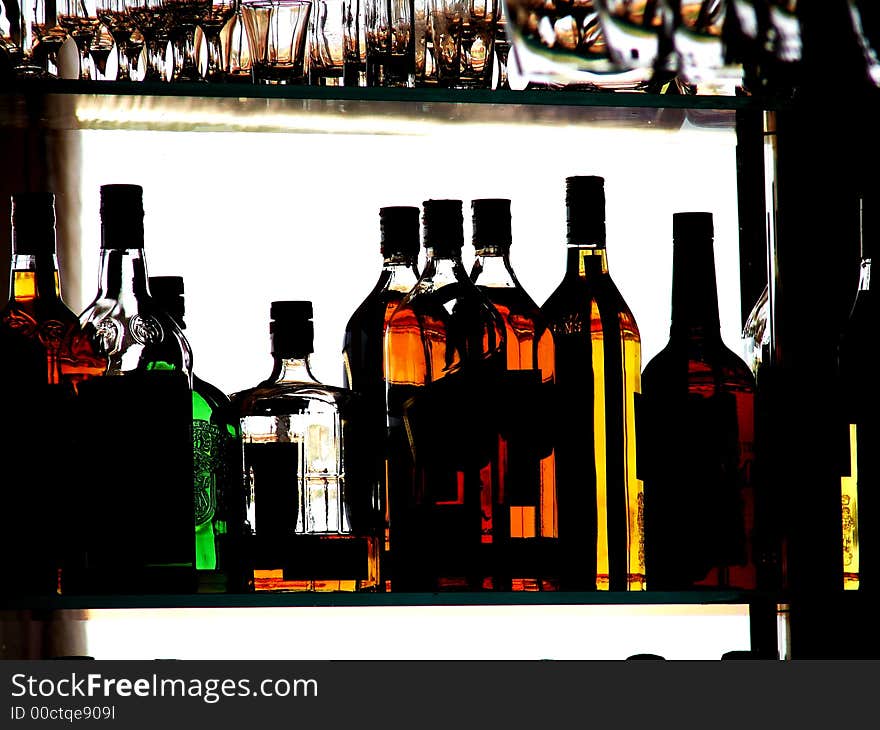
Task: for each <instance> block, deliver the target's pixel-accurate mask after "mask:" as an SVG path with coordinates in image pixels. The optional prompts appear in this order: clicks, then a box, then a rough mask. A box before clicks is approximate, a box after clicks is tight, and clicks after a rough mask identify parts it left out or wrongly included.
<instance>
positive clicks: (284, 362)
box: [269, 353, 319, 384]
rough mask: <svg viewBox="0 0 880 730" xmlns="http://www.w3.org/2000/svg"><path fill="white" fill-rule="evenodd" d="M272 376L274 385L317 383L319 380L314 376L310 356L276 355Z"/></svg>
mask: <svg viewBox="0 0 880 730" xmlns="http://www.w3.org/2000/svg"><path fill="white" fill-rule="evenodd" d="M273 357H274V358H275V363H274V366H273V367H272V375H271V377H270V378H269V379H270V380H271V381H272V382H274V383H315V384H319V381H318V379H317V378H316V377H315V376H314V375H313V374H312V365H311V360H310V355H296V356H289V355H279V354H277V353H276V354H275V355H274V356H273Z"/></svg>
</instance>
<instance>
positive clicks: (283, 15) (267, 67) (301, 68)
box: [241, 0, 312, 84]
mask: <svg viewBox="0 0 880 730" xmlns="http://www.w3.org/2000/svg"><path fill="white" fill-rule="evenodd" d="M311 9H312V3H311V0H243V2H242V4H241V13H242V18H243V19H244V26H245V30H246V31H247V40H248V48H249V50H250V58H251V73H252V75H253V81H254V83H256V84H304V83H306V65H305V60H306V47H307V45H308V43H307V42H308V30H309V16H310V14H311Z"/></svg>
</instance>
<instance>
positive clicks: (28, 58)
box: [0, 0, 49, 78]
mask: <svg viewBox="0 0 880 730" xmlns="http://www.w3.org/2000/svg"><path fill="white" fill-rule="evenodd" d="M0 9H2V10H3V11H5V21H4V15H3V14H2V13H0V38H2V45H3V47H4V49H5V52H6V54H7V57H8V59H9V62H10V63H11V64H12V71H13V74H14V75H15V76H17V77H18V78H45V77H47V76H48V75H49V74H48V73H47V72H46V69H45V68H44V67H43V65H42V64H40V63H39V59H38V58H34V45H35V37H34V29H33V18H34V15H35V13H34V12H33V10H34V9H33V8H32V7H29V6H27V5H25V4H23V0H2V3H0Z"/></svg>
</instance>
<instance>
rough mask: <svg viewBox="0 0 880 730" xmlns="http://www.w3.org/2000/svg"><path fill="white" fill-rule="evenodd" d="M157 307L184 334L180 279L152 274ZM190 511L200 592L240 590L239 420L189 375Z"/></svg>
mask: <svg viewBox="0 0 880 730" xmlns="http://www.w3.org/2000/svg"><path fill="white" fill-rule="evenodd" d="M150 292H151V293H152V295H153V299H154V300H155V302H156V305H157V306H158V307H159V308H161V309H162V310H164V311H165V312H166V313H167V314H169V315H170V316H171V318H172V319H173V320H174V322H175V323H176V324H177V326H178V327H180V329H181V331H185V330H186V320H185V314H186V306H185V300H184V285H183V277H181V276H151V277H150ZM192 382H193V386H192V441H193V470H192V471H193V509H194V517H195V565H196V571H197V578H198V590H199V592H209V593H217V592H220V593H226V592H236V591H245V590H247V589H248V586H249V583H250V582H251V581H252V580H253V575H246V574H245V571H244V568H243V564H242V563H243V560H244V554H243V549H244V545H243V538H244V528H245V515H244V509H243V508H244V499H243V497H242V495H241V494H240V491H241V479H240V472H241V458H240V447H239V445H238V442H237V436H238V418H237V417H236V416H235V414H234V413H233V411H232V403H231V401H230V400H229V397H228V396H227V395H226V394H225V393H224V392H223V391H222V390H220V389H219V388H217V387H216V386H214V385H212V384H211V383H208V382H207V381H205V380H203V379H202V378H200V377H199V376H198V375H197V374H196V373H195V372H193V378H192Z"/></svg>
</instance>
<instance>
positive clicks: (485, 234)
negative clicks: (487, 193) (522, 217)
mask: <svg viewBox="0 0 880 730" xmlns="http://www.w3.org/2000/svg"><path fill="white" fill-rule="evenodd" d="M471 212H472V214H473V217H472V237H471V240H472V242H473V244H474V248H475V249H477V250H479V249H481V248H485V247H486V246H500V247H501V248H505V249H506V248H510V243H511V233H510V200H509V199H508V198H478V199H476V200H472V201H471Z"/></svg>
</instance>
